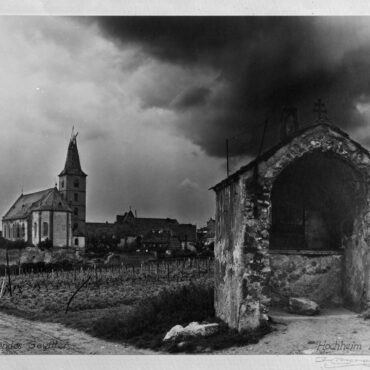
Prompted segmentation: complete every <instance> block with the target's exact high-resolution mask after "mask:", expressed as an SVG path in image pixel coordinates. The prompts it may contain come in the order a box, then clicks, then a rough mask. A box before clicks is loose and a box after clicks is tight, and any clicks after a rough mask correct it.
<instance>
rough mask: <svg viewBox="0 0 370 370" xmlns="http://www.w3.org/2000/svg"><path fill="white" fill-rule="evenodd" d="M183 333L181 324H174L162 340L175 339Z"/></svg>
mask: <svg viewBox="0 0 370 370" xmlns="http://www.w3.org/2000/svg"><path fill="white" fill-rule="evenodd" d="M183 333H184V328H183V327H182V326H181V325H176V326H174V327H173V328H171V330H170V331H169V332H168V333H167V334H166V335H165V337H164V338H163V340H171V339H176V338H178V337H179V336H180V335H182V334H183Z"/></svg>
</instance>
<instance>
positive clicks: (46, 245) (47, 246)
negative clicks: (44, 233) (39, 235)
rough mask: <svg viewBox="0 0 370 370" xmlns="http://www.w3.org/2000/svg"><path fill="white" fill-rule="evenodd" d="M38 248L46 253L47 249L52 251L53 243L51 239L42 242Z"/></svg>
mask: <svg viewBox="0 0 370 370" xmlns="http://www.w3.org/2000/svg"><path fill="white" fill-rule="evenodd" d="M37 246H38V247H39V248H40V249H41V250H42V251H44V250H45V249H51V248H53V243H52V242H51V240H50V239H48V238H46V239H45V240H43V241H41V242H40V243H39V244H37Z"/></svg>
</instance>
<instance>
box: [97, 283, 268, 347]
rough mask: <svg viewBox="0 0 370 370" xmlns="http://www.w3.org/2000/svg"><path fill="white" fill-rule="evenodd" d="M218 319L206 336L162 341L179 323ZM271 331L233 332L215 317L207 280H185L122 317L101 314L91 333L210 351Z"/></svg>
mask: <svg viewBox="0 0 370 370" xmlns="http://www.w3.org/2000/svg"><path fill="white" fill-rule="evenodd" d="M192 321H198V322H200V323H206V322H218V323H220V330H219V332H218V333H216V334H214V335H212V336H208V337H205V338H204V337H192V338H178V339H177V340H174V341H168V342H163V341H162V339H163V337H164V335H165V334H166V332H167V331H168V330H170V329H171V328H172V327H173V326H175V325H177V324H179V325H182V326H186V325H188V324H189V323H190V322H192ZM270 331H271V329H270V327H269V326H268V325H266V326H264V327H261V328H260V329H258V330H257V331H254V332H248V333H247V332H241V333H239V332H237V331H236V330H232V329H229V328H228V327H227V326H226V325H225V324H223V323H222V322H220V320H218V319H217V318H215V312H214V292H213V285H212V284H211V283H205V282H203V283H201V284H199V283H197V284H195V283H189V284H185V285H182V286H180V287H177V288H172V289H165V290H163V291H161V292H160V293H159V294H158V295H156V296H152V297H149V298H146V299H143V300H141V301H140V302H137V303H136V304H135V305H134V306H133V308H132V309H131V310H130V311H129V312H128V313H127V314H126V315H125V316H123V317H117V315H115V316H111V315H108V316H105V317H102V318H100V319H99V320H97V321H96V322H95V323H94V326H93V335H95V336H98V337H101V338H104V339H110V340H124V341H125V342H126V343H129V344H132V345H135V346H137V347H140V348H149V349H153V350H158V351H165V352H170V353H174V352H188V353H197V352H198V353H199V352H211V351H213V350H218V349H222V348H227V347H231V346H240V345H246V344H250V343H257V342H258V340H259V339H260V338H261V337H262V336H263V335H265V334H267V333H269V332H270Z"/></svg>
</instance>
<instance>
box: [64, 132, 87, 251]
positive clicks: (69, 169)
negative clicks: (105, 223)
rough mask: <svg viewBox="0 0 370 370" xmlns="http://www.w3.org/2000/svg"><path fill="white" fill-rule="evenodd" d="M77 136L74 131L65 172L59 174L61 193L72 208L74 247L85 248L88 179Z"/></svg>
mask: <svg viewBox="0 0 370 370" xmlns="http://www.w3.org/2000/svg"><path fill="white" fill-rule="evenodd" d="M77 135H78V133H76V134H74V132H73V131H72V136H71V140H70V142H69V145H68V151H67V158H66V163H65V166H64V169H63V171H62V172H61V173H60V174H59V192H60V193H61V195H62V197H63V199H65V200H66V201H67V203H68V204H69V206H70V207H71V208H72V218H71V223H72V245H73V246H75V247H81V248H83V247H85V228H86V226H85V225H86V177H87V175H86V174H85V173H84V172H83V171H82V169H81V164H80V156H79V154H78V149H77V140H76V138H77Z"/></svg>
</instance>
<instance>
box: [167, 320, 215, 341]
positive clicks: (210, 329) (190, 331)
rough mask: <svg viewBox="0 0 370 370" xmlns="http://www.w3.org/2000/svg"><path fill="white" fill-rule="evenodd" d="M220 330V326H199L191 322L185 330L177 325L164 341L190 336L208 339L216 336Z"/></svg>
mask: <svg viewBox="0 0 370 370" xmlns="http://www.w3.org/2000/svg"><path fill="white" fill-rule="evenodd" d="M218 330H219V324H199V323H198V322H196V321H194V322H191V323H190V324H189V325H188V326H186V327H185V328H184V327H182V326H181V325H176V326H174V327H173V328H171V330H170V331H169V332H168V333H167V334H166V335H165V337H164V338H163V340H164V341H166V340H170V339H176V338H177V337H179V336H184V337H186V336H188V337H195V336H202V337H207V336H209V335H212V334H215V333H216V332H217V331H218Z"/></svg>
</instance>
